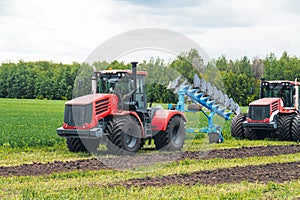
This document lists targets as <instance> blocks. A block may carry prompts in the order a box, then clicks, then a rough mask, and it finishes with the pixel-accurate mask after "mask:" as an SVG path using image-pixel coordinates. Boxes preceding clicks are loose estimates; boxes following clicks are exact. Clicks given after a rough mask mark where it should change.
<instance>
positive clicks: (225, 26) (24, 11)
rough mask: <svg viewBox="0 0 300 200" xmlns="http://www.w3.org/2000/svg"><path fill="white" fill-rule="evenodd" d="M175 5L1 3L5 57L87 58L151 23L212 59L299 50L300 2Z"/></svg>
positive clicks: (209, 0)
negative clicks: (100, 47)
mask: <svg viewBox="0 0 300 200" xmlns="http://www.w3.org/2000/svg"><path fill="white" fill-rule="evenodd" d="M174 2H175V1H170V0H167V1H156V0H155V1H152V2H150V3H149V1H134V0H133V1H105V0H100V1H97V0H88V1H84V0H73V1H72V0H64V1H59V0H52V1H51V0H44V1H39V0H10V1H8V0H0V62H4V61H6V60H7V59H9V60H12V61H17V60H19V59H24V60H53V61H57V62H60V61H61V62H72V61H78V62H83V61H84V60H85V59H86V58H87V56H88V55H89V53H91V52H92V51H93V50H94V49H95V48H96V47H97V46H98V45H99V44H101V43H102V42H104V41H105V40H107V39H109V38H111V37H112V36H115V35H117V34H120V33H122V32H125V31H129V30H132V29H138V28H149V27H151V28H166V29H170V30H174V31H178V32H180V33H183V34H185V35H187V36H188V37H190V38H191V39H194V40H195V41H196V42H198V43H199V44H200V45H202V47H203V48H204V49H205V50H206V51H207V52H208V54H209V55H210V56H211V57H217V56H220V55H221V54H225V55H228V56H229V57H230V58H239V57H241V56H243V55H247V56H249V57H253V56H260V57H264V56H265V55H266V54H268V53H270V52H275V53H277V54H279V55H280V54H281V53H282V51H284V50H286V51H288V52H289V53H291V54H295V55H300V42H299V39H298V35H299V32H300V14H298V11H299V9H300V4H299V3H298V1H296V0H286V1H284V0H273V1H272V0H253V1H239V0H229V1H220V0H202V1H193V0H192V1H182V2H181V3H179V4H178V3H176V4H175V3H174ZM154 57H155V56H154Z"/></svg>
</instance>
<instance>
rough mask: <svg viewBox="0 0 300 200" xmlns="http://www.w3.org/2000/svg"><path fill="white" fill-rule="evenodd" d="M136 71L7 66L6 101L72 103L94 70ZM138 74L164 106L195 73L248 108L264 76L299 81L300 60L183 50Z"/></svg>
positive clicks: (1, 94) (2, 81) (0, 70)
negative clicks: (176, 85)
mask: <svg viewBox="0 0 300 200" xmlns="http://www.w3.org/2000/svg"><path fill="white" fill-rule="evenodd" d="M109 68H112V69H130V68H131V65H130V64H125V63H123V62H118V61H113V62H111V63H108V62H106V61H99V62H95V63H93V64H92V65H89V64H87V63H81V64H80V63H75V62H74V63H72V64H62V63H53V62H49V61H38V62H24V61H19V62H18V63H2V65H1V66H0V98H26V99H52V100H61V99H63V100H67V99H72V98H74V97H77V96H81V95H85V94H89V93H91V77H92V74H93V70H95V69H96V70H104V69H109ZM138 70H145V71H147V72H148V76H147V78H146V92H147V97H148V99H153V100H154V101H155V102H159V103H176V102H177V95H176V94H175V93H174V91H172V90H168V89H167V85H168V83H169V82H170V81H173V80H175V79H176V78H177V77H179V76H181V78H180V82H181V83H182V82H183V81H184V80H186V82H187V83H189V84H192V83H193V78H194V74H197V75H198V76H199V77H200V78H202V77H203V78H204V79H205V80H206V81H208V82H210V83H211V84H212V85H215V86H216V87H217V88H218V89H220V90H222V91H223V92H224V93H226V94H227V95H228V96H229V97H232V98H233V99H234V100H235V101H236V102H237V103H239V104H240V105H242V106H244V105H247V104H248V103H250V102H251V101H253V100H254V99H256V98H258V93H259V82H260V78H261V77H264V78H266V79H267V80H279V79H281V80H294V79H295V78H297V77H300V76H299V75H300V59H299V58H298V57H296V56H290V55H288V53H287V52H284V53H283V54H282V55H281V57H280V58H277V57H276V56H275V55H274V54H273V53H270V54H269V55H267V56H266V57H265V58H263V59H262V58H254V59H252V60H250V59H249V58H248V57H247V56H244V57H242V58H241V59H236V60H231V59H227V58H226V57H225V56H220V57H218V58H216V59H212V60H211V61H210V62H209V63H204V62H203V60H202V58H201V56H200V55H199V54H198V52H197V50H195V49H191V50H190V51H189V52H183V53H181V54H180V55H178V56H177V58H176V59H175V60H174V61H172V62H171V63H166V62H165V61H164V60H163V59H161V58H156V59H154V58H152V59H150V60H149V61H143V62H142V63H139V65H138Z"/></svg>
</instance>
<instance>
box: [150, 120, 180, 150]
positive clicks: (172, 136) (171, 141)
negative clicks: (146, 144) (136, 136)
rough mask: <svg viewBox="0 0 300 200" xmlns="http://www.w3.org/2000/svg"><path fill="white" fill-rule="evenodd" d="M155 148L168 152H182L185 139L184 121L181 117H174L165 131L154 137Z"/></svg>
mask: <svg viewBox="0 0 300 200" xmlns="http://www.w3.org/2000/svg"><path fill="white" fill-rule="evenodd" d="M153 139H154V143H155V148H156V149H160V150H167V151H176V150H180V149H181V148H182V147H183V143H184V139H185V127H184V121H183V120H182V118H181V117H178V116H175V117H173V118H172V119H171V120H170V121H169V123H168V126H167V129H166V130H165V131H160V132H158V133H157V134H156V135H155V136H154V137H153Z"/></svg>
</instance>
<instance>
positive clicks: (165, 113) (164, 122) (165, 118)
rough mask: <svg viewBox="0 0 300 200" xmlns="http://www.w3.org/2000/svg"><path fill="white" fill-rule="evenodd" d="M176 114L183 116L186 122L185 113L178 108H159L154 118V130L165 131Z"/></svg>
mask: <svg viewBox="0 0 300 200" xmlns="http://www.w3.org/2000/svg"><path fill="white" fill-rule="evenodd" d="M174 116H181V117H182V119H183V120H184V121H185V122H186V121H187V119H186V117H185V115H184V114H183V113H182V112H180V111H177V110H163V109H160V110H157V111H156V112H155V114H154V116H153V118H152V123H151V125H152V130H157V131H165V130H166V128H167V126H168V123H169V121H170V119H171V118H172V117H174Z"/></svg>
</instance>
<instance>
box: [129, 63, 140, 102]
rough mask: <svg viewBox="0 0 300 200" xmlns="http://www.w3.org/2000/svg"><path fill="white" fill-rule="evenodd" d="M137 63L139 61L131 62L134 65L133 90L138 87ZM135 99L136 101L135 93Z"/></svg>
mask: <svg viewBox="0 0 300 200" xmlns="http://www.w3.org/2000/svg"><path fill="white" fill-rule="evenodd" d="M137 64H138V62H131V66H132V79H133V83H134V88H133V90H136V89H137V69H136V68H137ZM133 101H134V102H135V101H136V96H135V93H134V95H133Z"/></svg>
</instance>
